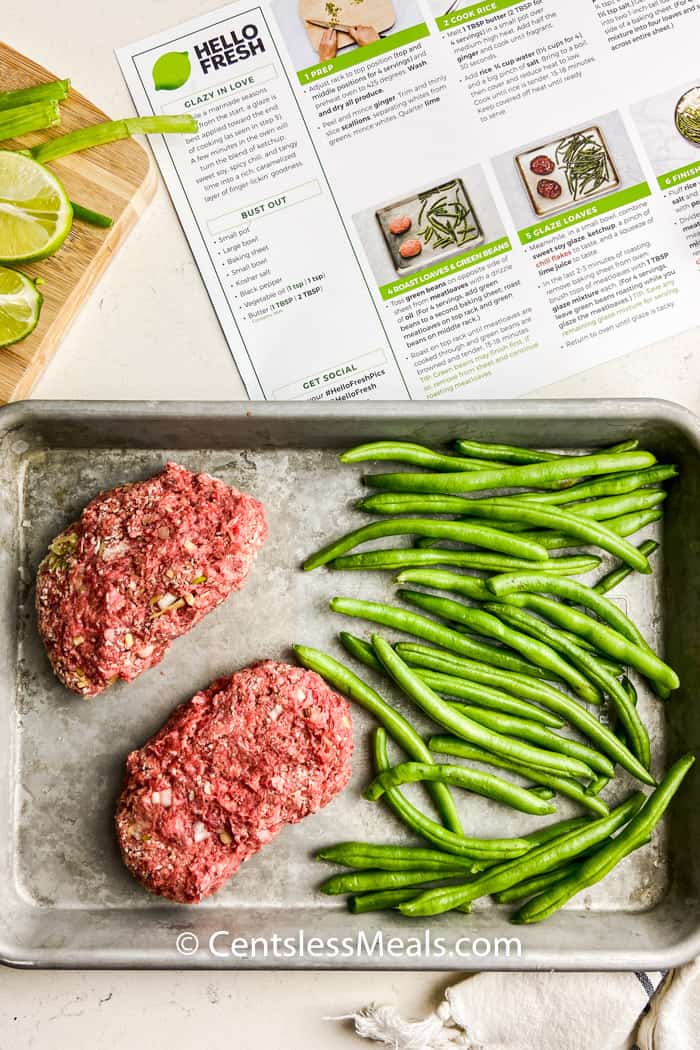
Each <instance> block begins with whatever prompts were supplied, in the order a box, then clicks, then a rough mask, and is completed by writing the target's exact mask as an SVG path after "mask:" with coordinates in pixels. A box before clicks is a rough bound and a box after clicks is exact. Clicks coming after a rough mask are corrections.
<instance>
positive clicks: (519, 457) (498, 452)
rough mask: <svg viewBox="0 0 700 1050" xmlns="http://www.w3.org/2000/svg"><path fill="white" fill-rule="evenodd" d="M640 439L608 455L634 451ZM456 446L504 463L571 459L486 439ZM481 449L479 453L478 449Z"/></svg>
mask: <svg viewBox="0 0 700 1050" xmlns="http://www.w3.org/2000/svg"><path fill="white" fill-rule="evenodd" d="M638 445H639V442H638V441H625V442H624V445H614V446H613V447H612V448H609V449H607V450H606V451H607V453H608V455H610V454H611V453H615V454H616V453H617V452H618V451H624V452H629V451H633V450H634V449H635V448H637V446H638ZM455 448H456V449H458V451H459V452H460V453H462V454H463V455H465V456H471V455H472V454H473V455H478V456H479V457H480V458H481V459H489V460H496V461H498V462H504V463H515V464H522V463H548V462H551V461H552V460H555V459H569V458H570V454H569V453H562V452H542V451H540V450H539V449H533V448H521V447H520V446H519V445H494V444H493V443H491V442H486V441H464V440H461V439H460V440H458V441H455ZM477 449H479V452H478V453H477V452H476V450H477Z"/></svg>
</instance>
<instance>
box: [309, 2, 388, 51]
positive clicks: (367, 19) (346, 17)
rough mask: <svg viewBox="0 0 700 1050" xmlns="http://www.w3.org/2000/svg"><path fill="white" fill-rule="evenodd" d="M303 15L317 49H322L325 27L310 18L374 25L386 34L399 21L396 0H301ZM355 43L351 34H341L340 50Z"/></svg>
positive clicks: (312, 44)
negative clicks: (309, 19)
mask: <svg viewBox="0 0 700 1050" xmlns="http://www.w3.org/2000/svg"><path fill="white" fill-rule="evenodd" d="M299 15H300V16H301V19H302V21H303V22H304V25H305V26H306V32H307V33H308V34H309V40H310V41H311V46H312V48H313V49H314V51H318V48H319V44H320V42H321V36H322V34H323V30H322V29H320V28H319V27H318V26H310V25H309V24H308V22H307V21H306V19H307V18H321V19H324V20H325V21H326V22H328V21H331V18H332V20H333V21H334V22H337V23H338V24H339V25H346V26H358V25H359V26H373V27H374V28H375V29H376V30H377V32H378V33H385V32H386V31H387V29H391V27H392V26H393V25H394V23H395V22H396V11H395V10H394V4H393V2H392V0H337V2H336V3H328V2H327V0H299ZM354 43H355V41H354V40H353V39H352V37H351V36H348V34H347V33H338V49H339V50H340V48H341V47H347V46H348V44H354Z"/></svg>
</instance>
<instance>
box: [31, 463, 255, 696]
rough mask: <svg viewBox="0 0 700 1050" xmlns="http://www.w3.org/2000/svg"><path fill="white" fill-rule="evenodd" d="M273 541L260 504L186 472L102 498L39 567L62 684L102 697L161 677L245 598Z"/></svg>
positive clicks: (49, 639) (44, 618)
mask: <svg viewBox="0 0 700 1050" xmlns="http://www.w3.org/2000/svg"><path fill="white" fill-rule="evenodd" d="M266 534H267V529H266V525H265V516H264V512H263V507H262V505H261V504H260V503H258V502H257V500H254V499H253V498H252V497H251V496H246V495H245V494H244V493H242V492H238V491H236V489H232V488H229V486H228V485H225V484H224V483H223V482H222V481H217V480H216V478H212V477H211V476H210V475H209V474H192V473H190V471H189V470H186V469H185V468H184V467H180V466H178V465H177V464H175V463H168V464H167V465H166V467H165V469H164V470H163V472H162V473H161V474H157V475H156V476H155V477H152V478H148V479H147V480H146V481H139V482H136V483H135V484H133V485H124V486H122V487H120V488H116V489H112V490H111V491H110V492H104V493H102V494H101V495H99V496H97V498H96V499H94V500H92V501H91V502H90V503H88V505H87V507H86V508H85V510H84V511H83V512H82V514H81V516H80V518H79V520H78V521H76V522H75V523H74V524H73V525H70V526H69V527H68V528H67V529H65V530H64V531H63V532H62V533H61V534H60V535H59V536H58V537H57V538H56V539H55V540H54V541H53V543H52V544H51V546H50V547H49V553H48V554H47V556H46V558H44V560H43V561H42V563H41V565H40V566H39V572H38V576H37V587H36V606H37V618H38V625H39V632H40V634H41V637H42V639H43V641H44V645H45V646H46V651H47V653H48V656H49V660H50V661H51V664H52V666H53V669H54V671H55V673H56V674H57V675H58V677H59V678H60V679H61V681H62V682H63V683H64V684H65V685H66V686H67V687H68V688H69V689H72V690H73V691H74V692H76V693H81V694H82V695H83V696H95V695H96V694H97V693H100V692H101V691H102V690H103V689H106V688H107V687H108V686H109V685H111V684H112V683H113V682H114V681H116V680H117V679H119V678H122V679H124V680H126V681H131V679H133V678H135V677H136V676H137V675H139V674H141V673H142V672H143V671H146V670H148V668H149V667H153V666H154V665H155V664H157V663H159V662H160V660H162V658H163V656H164V654H165V652H166V650H167V649H168V647H169V645H170V643H171V642H172V640H173V639H174V638H178V637H179V636H180V635H181V634H185V632H186V631H189V630H190V629H191V628H192V627H194V625H195V624H196V623H198V622H199V620H201V619H202V617H203V616H206V614H207V613H208V612H211V610H212V609H214V608H216V606H217V605H219V604H220V603H221V602H222V601H224V599H225V598H227V597H228V596H229V594H231V592H232V591H235V590H237V589H238V588H239V587H240V586H241V584H242V583H243V581H244V580H245V578H246V576H247V574H248V570H249V569H250V566H251V563H252V561H253V558H254V557H255V554H256V552H257V550H258V548H259V547H260V546H261V545H262V543H263V542H264V540H265V537H266Z"/></svg>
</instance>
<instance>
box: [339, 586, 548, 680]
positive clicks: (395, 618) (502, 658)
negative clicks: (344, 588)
mask: <svg viewBox="0 0 700 1050" xmlns="http://www.w3.org/2000/svg"><path fill="white" fill-rule="evenodd" d="M330 608H331V609H332V610H333V612H337V613H342V614H343V615H344V616H354V617H356V618H358V619H360V620H369V621H370V623H378V624H381V625H382V626H384V627H394V628H395V629H396V630H398V631H404V632H405V633H406V634H412V635H414V636H415V637H416V638H423V639H425V640H426V641H428V642H435V644H436V645H442V646H444V647H445V649H450V650H451V651H453V652H455V653H459V654H460V655H461V656H470V657H473V658H474V659H476V660H481V661H483V662H484V663H486V664H495V665H496V666H497V667H502V668H504V669H505V670H507V671H513V672H514V673H515V674H522V675H531V676H532V677H533V678H542V677H544V673H545V672H544V671H542V670H540V668H539V667H535V666H534V664H528V663H527V662H526V661H525V660H521V659H520V658H519V657H517V656H511V655H510V654H509V653H507V652H505V651H504V650H502V649H498V648H496V646H492V645H485V644H482V643H481V642H475V641H472V639H471V638H467V637H466V635H463V634H460V633H459V631H453V630H451V629H450V628H449V627H445V626H444V625H443V624H440V623H436V622H435V620H429V619H428V617H427V616H419V615H418V613H414V612H411V611H410V610H408V609H401V608H400V607H399V606H397V605H386V604H385V603H384V602H368V601H363V600H362V599H360V598H340V597H336V598H331V601H330Z"/></svg>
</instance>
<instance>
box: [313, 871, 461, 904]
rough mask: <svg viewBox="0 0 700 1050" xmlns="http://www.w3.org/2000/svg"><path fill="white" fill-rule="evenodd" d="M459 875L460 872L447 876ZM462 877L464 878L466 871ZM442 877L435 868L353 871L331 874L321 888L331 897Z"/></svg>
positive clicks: (455, 876)
mask: <svg viewBox="0 0 700 1050" xmlns="http://www.w3.org/2000/svg"><path fill="white" fill-rule="evenodd" d="M459 877H460V876H459V874H455V875H453V876H447V878H459ZM461 877H462V878H464V872H462V875H461ZM442 878H443V876H442V875H441V874H440V872H439V871H435V870H434V869H433V868H428V869H426V870H415V871H382V870H378V871H371V870H369V871H351V872H343V873H342V874H340V875H331V877H330V878H329V879H326V881H325V882H323V883H321V885H320V886H319V889H320V891H321V893H325V894H326V895H327V896H329V897H337V896H338V895H339V894H341V893H363V892H364V891H366V890H399V889H403V888H404V887H406V886H418V885H420V884H421V883H423V882H437V881H438V880H440V879H442Z"/></svg>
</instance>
